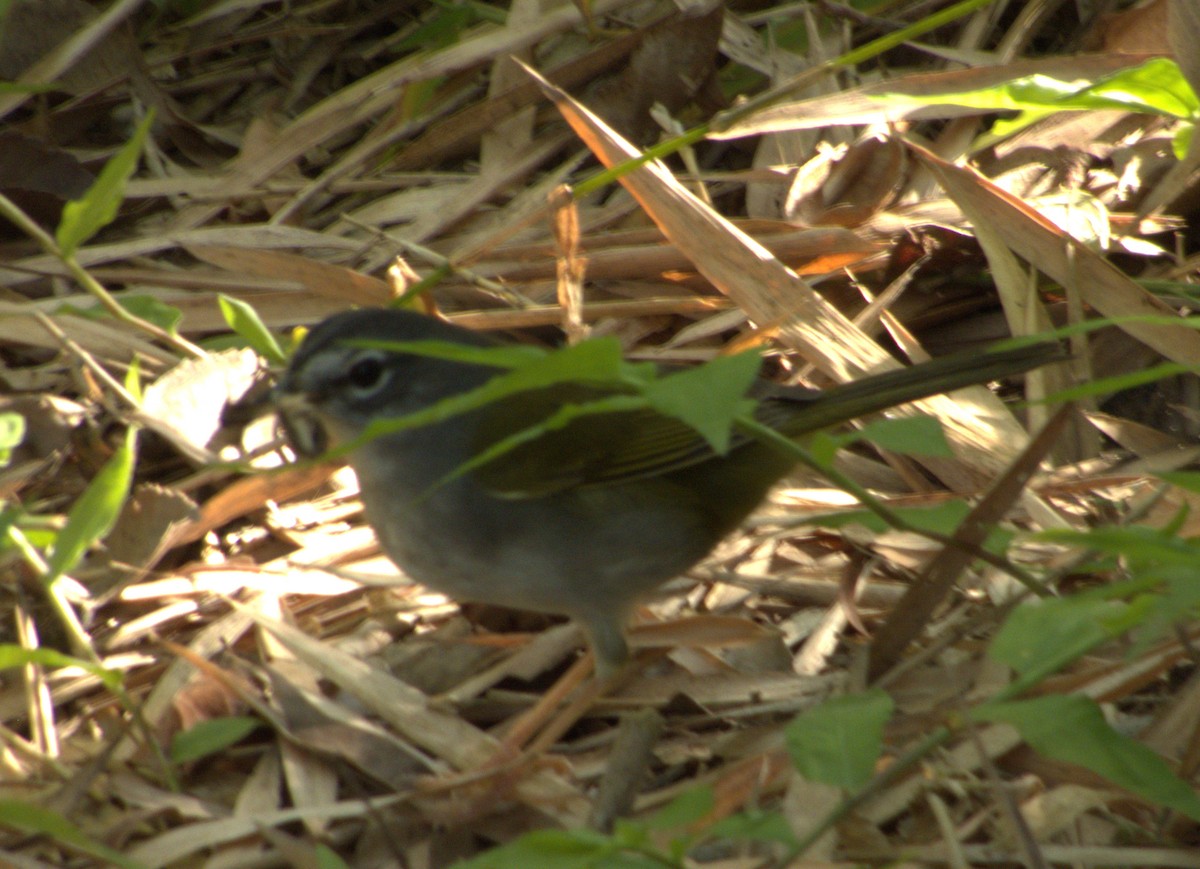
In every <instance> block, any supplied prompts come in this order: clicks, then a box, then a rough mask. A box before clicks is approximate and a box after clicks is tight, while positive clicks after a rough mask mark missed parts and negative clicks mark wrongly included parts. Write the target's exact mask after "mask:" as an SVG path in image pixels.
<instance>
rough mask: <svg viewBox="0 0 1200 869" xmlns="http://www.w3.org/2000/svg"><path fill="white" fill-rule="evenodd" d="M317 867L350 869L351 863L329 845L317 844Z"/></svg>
mask: <svg viewBox="0 0 1200 869" xmlns="http://www.w3.org/2000/svg"><path fill="white" fill-rule="evenodd" d="M314 853H315V854H316V855H317V869H350V864H349V863H347V862H346V861H345V860H343V859H342V858H341V857H339V856H338V855H337V853H336V852H334V851H333V850H332V849H331V848H330V847H329V846H328V845H317V847H316V848H315V849H314Z"/></svg>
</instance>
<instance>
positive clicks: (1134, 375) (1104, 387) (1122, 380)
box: [1039, 362, 1193, 405]
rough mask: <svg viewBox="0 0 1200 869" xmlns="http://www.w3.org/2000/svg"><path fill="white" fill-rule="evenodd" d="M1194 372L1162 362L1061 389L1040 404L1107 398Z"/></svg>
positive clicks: (1190, 368) (1185, 366)
mask: <svg viewBox="0 0 1200 869" xmlns="http://www.w3.org/2000/svg"><path fill="white" fill-rule="evenodd" d="M1192 370H1193V366H1191V365H1182V364H1180V363H1178V362H1162V363H1160V364H1158V365H1151V366H1149V367H1148V368H1139V369H1138V370H1137V371H1131V372H1129V373H1128V374H1118V375H1116V376H1114V377H1102V378H1100V379H1099V380H1089V381H1088V382H1086V383H1081V384H1079V385H1078V386H1072V387H1068V388H1067V389H1060V390H1058V391H1057V392H1055V393H1054V394H1053V395H1048V396H1046V397H1045V398H1044V399H1042V400H1041V401H1040V402H1039V403H1041V404H1055V405H1057V404H1064V403H1066V402H1068V401H1078V400H1079V399H1081V398H1094V397H1096V396H1102V395H1104V396H1107V395H1111V394H1112V393H1114V392H1120V391H1122V390H1125V389H1132V388H1133V387H1135V386H1144V385H1146V384H1147V383H1157V382H1158V381H1159V380H1166V379H1167V378H1168V377H1177V376H1178V375H1180V374H1189V373H1191V372H1192Z"/></svg>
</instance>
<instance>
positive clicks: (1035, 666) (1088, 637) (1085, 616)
mask: <svg viewBox="0 0 1200 869" xmlns="http://www.w3.org/2000/svg"><path fill="white" fill-rule="evenodd" d="M1123 614H1124V604H1121V603H1119V602H1115V601H1106V600H1098V599H1093V598H1087V597H1073V598H1056V599H1052V600H1038V601H1033V602H1032V603H1027V604H1022V605H1021V606H1019V607H1017V608H1016V609H1015V610H1013V611H1012V613H1011V614H1010V615H1009V617H1008V618H1007V619H1006V620H1005V622H1004V624H1003V625H1002V626H1001V628H1000V630H999V631H998V632H997V633H996V637H995V639H993V640H992V645H991V647H990V648H989V650H988V654H989V655H990V656H991V657H992V658H993V659H994V660H996V661H999V662H1000V663H1002V664H1007V665H1008V666H1010V667H1012V668H1013V669H1014V670H1015V671H1016V672H1017V673H1019V674H1021V675H1023V676H1030V677H1033V676H1037V677H1042V676H1048V675H1050V674H1051V673H1055V672H1057V671H1058V670H1060V669H1062V668H1063V667H1064V666H1066V665H1067V664H1068V663H1070V662H1071V661H1074V660H1075V659H1077V658H1078V657H1079V656H1080V655H1082V654H1084V653H1085V652H1087V651H1088V650H1089V649H1091V648H1094V647H1095V646H1097V645H1098V644H1100V643H1102V642H1104V641H1105V640H1107V639H1109V638H1110V637H1111V636H1113V634H1112V631H1111V630H1110V629H1108V628H1107V627H1106V624H1105V623H1106V621H1107V620H1110V619H1114V618H1120V617H1121V616H1122V615H1123Z"/></svg>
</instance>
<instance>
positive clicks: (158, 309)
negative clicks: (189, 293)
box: [114, 294, 183, 335]
mask: <svg viewBox="0 0 1200 869" xmlns="http://www.w3.org/2000/svg"><path fill="white" fill-rule="evenodd" d="M114 298H116V300H117V303H118V304H119V305H120V306H121V307H122V308H124V309H125V310H126V311H128V312H129V313H131V314H133V315H134V316H135V317H138V318H140V319H142V320H145V321H146V322H148V323H153V324H154V325H155V326H158V327H159V328H160V329H162V330H163V331H164V332H169V333H170V334H172V335H175V334H178V331H179V324H180V323H182V322H183V311H181V310H179V308H176V307H175V306H174V305H168V304H167V303H166V302H163V301H161V300H160V299H156V298H155V297H154V296H146V295H141V294H133V295H125V294H120V295H118V296H115V297H114Z"/></svg>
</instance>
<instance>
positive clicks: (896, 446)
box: [858, 414, 954, 458]
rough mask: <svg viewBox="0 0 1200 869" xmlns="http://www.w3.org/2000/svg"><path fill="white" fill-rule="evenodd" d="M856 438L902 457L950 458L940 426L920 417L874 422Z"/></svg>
mask: <svg viewBox="0 0 1200 869" xmlns="http://www.w3.org/2000/svg"><path fill="white" fill-rule="evenodd" d="M858 437H860V438H861V439H862V440H865V441H869V442H870V443H873V444H875V446H877V447H882V448H883V449H885V450H891V451H892V452H894V453H900V454H902V455H906V456H937V457H941V458H953V457H954V452H953V450H951V449H950V444H949V443H948V442H947V441H946V433H945V431H944V430H943V429H942V424H941V423H940V422H939V421H938V420H937V418H936V417H932V416H927V415H924V414H922V415H919V416H901V417H896V418H895V419H879V420H875V421H874V422H872V423H868V424H867V425H865V426H863V427H862V429H861V430H860V431H859V432H858Z"/></svg>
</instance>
